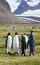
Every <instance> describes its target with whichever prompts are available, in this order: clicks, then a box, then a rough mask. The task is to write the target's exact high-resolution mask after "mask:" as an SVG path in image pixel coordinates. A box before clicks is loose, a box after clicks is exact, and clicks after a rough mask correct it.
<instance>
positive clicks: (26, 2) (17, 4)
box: [6, 0, 40, 19]
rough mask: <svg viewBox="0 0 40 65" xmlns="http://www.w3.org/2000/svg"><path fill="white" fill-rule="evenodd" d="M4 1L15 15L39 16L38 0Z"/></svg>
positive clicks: (39, 0)
mask: <svg viewBox="0 0 40 65" xmlns="http://www.w3.org/2000/svg"><path fill="white" fill-rule="evenodd" d="M6 1H7V2H8V3H9V5H10V8H11V11H12V12H13V13H14V14H15V15H16V16H20V17H21V16H25V17H26V16H31V17H40V0H36V1H35V0H6ZM22 18H24V17H22ZM26 18H27V17H26ZM33 19H34V18H33Z"/></svg>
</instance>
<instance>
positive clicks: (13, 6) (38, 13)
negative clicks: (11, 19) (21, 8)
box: [7, 0, 40, 17]
mask: <svg viewBox="0 0 40 65" xmlns="http://www.w3.org/2000/svg"><path fill="white" fill-rule="evenodd" d="M25 1H27V0H25ZM32 1H33V2H27V3H28V4H29V5H30V6H35V5H37V4H38V3H40V0H32ZM7 2H8V3H9V4H10V7H11V11H12V12H14V11H15V9H16V8H17V7H18V5H20V3H19V2H18V3H17V0H7ZM21 15H33V16H39V17H40V9H38V10H34V11H32V10H28V11H27V12H26V13H25V12H24V13H23V14H21Z"/></svg>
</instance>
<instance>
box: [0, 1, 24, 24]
mask: <svg viewBox="0 0 40 65" xmlns="http://www.w3.org/2000/svg"><path fill="white" fill-rule="evenodd" d="M22 21H23V20H20V19H19V18H18V17H15V15H14V14H12V13H11V9H10V6H9V4H8V3H7V2H6V1H5V0H0V24H1V25H13V24H16V23H18V24H20V23H25V21H23V22H22Z"/></svg>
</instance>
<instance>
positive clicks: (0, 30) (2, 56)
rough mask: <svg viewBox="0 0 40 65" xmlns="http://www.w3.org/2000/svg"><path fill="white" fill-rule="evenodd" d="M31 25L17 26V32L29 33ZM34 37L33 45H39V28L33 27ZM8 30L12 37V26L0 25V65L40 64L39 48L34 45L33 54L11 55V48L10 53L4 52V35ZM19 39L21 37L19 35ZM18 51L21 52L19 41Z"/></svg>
mask: <svg viewBox="0 0 40 65" xmlns="http://www.w3.org/2000/svg"><path fill="white" fill-rule="evenodd" d="M30 30H31V27H30V26H29V27H28V26H26V27H25V26H17V32H18V34H23V33H24V32H25V33H26V34H29V33H30ZM32 30H33V31H34V33H33V34H34V38H35V45H36V46H39V45H40V29H39V28H37V29H36V28H34V29H32ZM8 32H11V35H12V37H14V33H15V31H12V27H11V26H10V27H6V26H5V27H4V26H1V27H0V65H40V48H37V47H35V53H36V54H35V56H30V57H29V56H13V49H11V51H10V53H11V55H8V54H6V52H5V38H4V37H5V36H6V35H7V33H8ZM19 39H20V40H21V37H19ZM20 53H21V43H20Z"/></svg>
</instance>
